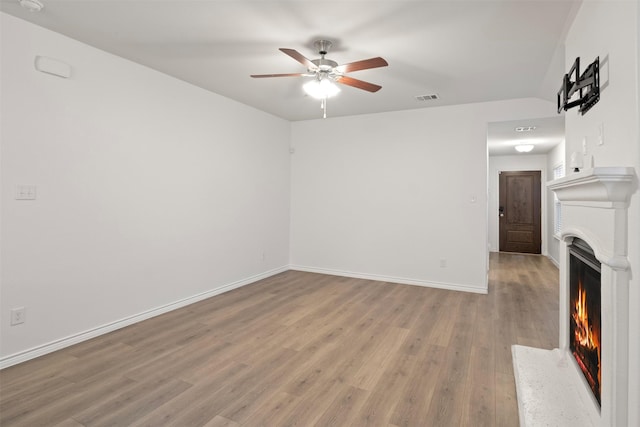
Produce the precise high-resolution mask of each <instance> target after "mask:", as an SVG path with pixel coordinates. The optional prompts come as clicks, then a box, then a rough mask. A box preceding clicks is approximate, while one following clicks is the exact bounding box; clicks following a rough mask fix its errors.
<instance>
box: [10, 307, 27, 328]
mask: <svg viewBox="0 0 640 427" xmlns="http://www.w3.org/2000/svg"><path fill="white" fill-rule="evenodd" d="M26 320H27V310H26V309H25V308H24V307H18V308H12V309H11V326H15V325H19V324H21V323H24V322H25V321H26Z"/></svg>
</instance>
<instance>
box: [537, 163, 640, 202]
mask: <svg viewBox="0 0 640 427" xmlns="http://www.w3.org/2000/svg"><path fill="white" fill-rule="evenodd" d="M635 176H636V175H635V170H634V169H633V168H632V167H600V168H592V169H583V170H581V171H580V172H576V173H571V174H569V175H567V176H565V177H563V178H559V179H556V180H553V181H549V182H548V183H547V187H548V188H549V189H550V190H552V191H554V192H555V193H556V196H558V200H560V202H561V203H567V202H569V203H572V202H573V203H580V202H586V203H587V204H592V205H600V206H601V207H611V208H619V207H621V208H625V207H627V205H628V203H629V197H630V195H631V194H632V192H633V188H634V185H635Z"/></svg>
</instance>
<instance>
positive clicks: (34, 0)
mask: <svg viewBox="0 0 640 427" xmlns="http://www.w3.org/2000/svg"><path fill="white" fill-rule="evenodd" d="M20 6H22V7H24V8H25V9H27V10H28V11H30V12H40V11H41V10H42V8H43V7H44V4H42V2H41V1H40V0H20Z"/></svg>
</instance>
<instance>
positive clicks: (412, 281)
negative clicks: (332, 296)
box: [289, 264, 488, 294]
mask: <svg viewBox="0 0 640 427" xmlns="http://www.w3.org/2000/svg"><path fill="white" fill-rule="evenodd" d="M289 268H290V269H291V270H296V271H305V272H308V273H319V274H329V275H331V276H342V277H353V278H355V279H365V280H375V281H378V282H389V283H399V284H402V285H413V286H423V287H425V288H438V289H447V290H450V291H462V292H471V293H474V294H487V293H488V289H486V288H485V289H482V288H476V287H474V286H469V285H460V284H454V283H442V282H431V281H426V280H419V279H407V278H403V277H393V276H383V275H378V274H368V273H355V272H353V271H343V270H333V269H328V268H319V267H308V266H304V265H295V264H292V265H291V266H290V267H289Z"/></svg>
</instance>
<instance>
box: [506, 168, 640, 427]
mask: <svg viewBox="0 0 640 427" xmlns="http://www.w3.org/2000/svg"><path fill="white" fill-rule="evenodd" d="M636 183H637V177H636V172H635V170H634V169H633V168H630V167H597V168H592V169H584V170H581V171H580V172H576V173H572V174H570V175H568V176H566V177H563V178H560V179H556V180H554V181H551V182H549V183H548V184H547V187H548V188H549V189H551V190H552V191H554V192H555V194H556V195H557V196H558V200H559V201H560V203H561V204H562V226H561V229H560V232H559V233H558V238H559V239H560V245H559V246H560V248H559V255H560V259H559V264H560V294H559V296H560V301H559V309H560V310H559V311H560V316H559V332H560V335H559V348H557V349H554V350H544V349H536V348H532V347H525V346H519V345H514V346H513V355H514V374H515V376H516V390H517V392H518V407H519V412H520V424H521V425H522V426H538V425H567V426H568V425H571V426H574V425H575V426H578V425H579V426H581V427H583V426H594V427H595V426H599V427H618V426H626V425H628V422H627V420H628V410H629V406H630V405H629V399H628V391H629V390H628V385H629V383H628V377H629V283H630V280H629V278H630V273H631V272H630V263H629V260H628V253H627V238H628V226H627V221H628V218H627V209H628V207H629V200H630V198H631V195H632V194H633V192H634V191H635V190H634V186H635V185H637V184H636ZM585 260H586V261H585ZM596 284H597V285H596ZM592 285H593V286H592ZM592 288H593V289H592ZM598 294H599V296H598ZM596 299H599V302H597V303H596V302H595V300H596ZM598 306H599V307H598ZM580 318H582V320H576V319H580ZM585 318H586V319H585ZM583 321H584V323H583ZM598 335H599V336H598ZM576 336H578V337H579V338H576ZM574 338H576V339H574ZM582 343H585V344H584V345H583V344H582ZM581 347H582V348H581ZM595 348H598V350H597V351H596V350H595ZM633 403H634V404H635V402H633Z"/></svg>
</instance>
